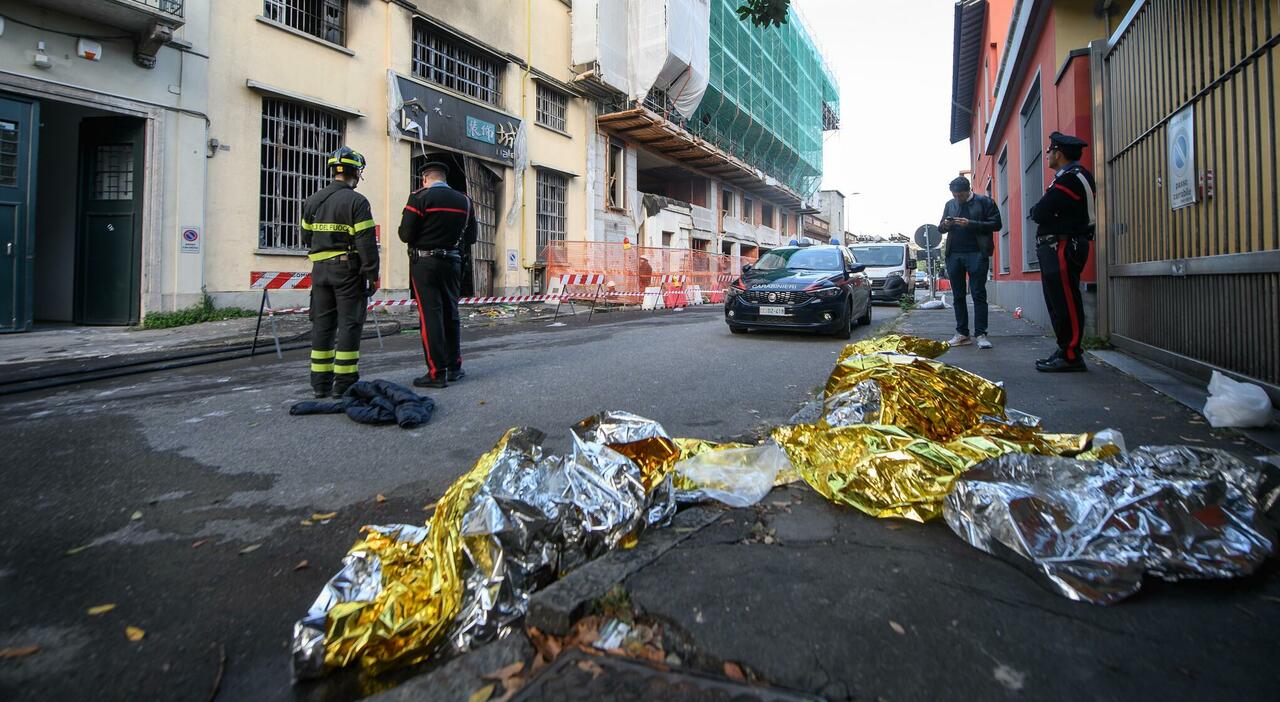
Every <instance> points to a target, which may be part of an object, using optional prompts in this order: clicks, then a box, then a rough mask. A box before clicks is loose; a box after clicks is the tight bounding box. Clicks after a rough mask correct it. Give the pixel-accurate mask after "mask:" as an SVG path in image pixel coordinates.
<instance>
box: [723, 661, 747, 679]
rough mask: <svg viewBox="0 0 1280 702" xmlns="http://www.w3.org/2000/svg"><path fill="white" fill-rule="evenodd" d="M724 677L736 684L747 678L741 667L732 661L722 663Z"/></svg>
mask: <svg viewBox="0 0 1280 702" xmlns="http://www.w3.org/2000/svg"><path fill="white" fill-rule="evenodd" d="M724 676H725V677H726V678H729V679H730V680H737V681H738V682H744V681H745V680H746V679H747V676H746V675H745V674H744V673H743V672H742V666H740V665H738V664H737V663H734V662H733V661H725V662H724Z"/></svg>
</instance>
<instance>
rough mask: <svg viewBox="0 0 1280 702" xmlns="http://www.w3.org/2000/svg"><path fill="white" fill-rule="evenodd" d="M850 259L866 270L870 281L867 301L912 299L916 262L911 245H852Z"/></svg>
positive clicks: (914, 286) (914, 288) (886, 243)
mask: <svg viewBox="0 0 1280 702" xmlns="http://www.w3.org/2000/svg"><path fill="white" fill-rule="evenodd" d="M849 250H850V251H852V252H853V256H854V258H856V259H858V263H861V264H863V265H865V266H866V267H867V269H866V271H865V272H866V274H867V276H868V277H870V278H871V299H872V300H874V301H877V302H897V301H898V300H901V299H902V298H904V297H905V298H907V299H908V300H910V299H912V298H914V297H915V290H916V282H915V276H914V275H912V274H911V272H912V271H913V270H915V267H916V259H915V257H914V256H912V255H911V246H910V245H909V244H902V243H897V242H888V241H886V242H884V243H876V244H853V245H852V246H850V247H849Z"/></svg>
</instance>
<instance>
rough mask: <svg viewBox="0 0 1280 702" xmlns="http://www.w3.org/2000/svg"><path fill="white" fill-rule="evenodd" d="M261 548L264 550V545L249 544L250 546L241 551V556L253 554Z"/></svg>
mask: <svg viewBox="0 0 1280 702" xmlns="http://www.w3.org/2000/svg"><path fill="white" fill-rule="evenodd" d="M260 548H262V544H249V545H248V546H245V547H244V548H242V549H240V555H244V554H246V553H253V552H254V551H257V550H258V549H260Z"/></svg>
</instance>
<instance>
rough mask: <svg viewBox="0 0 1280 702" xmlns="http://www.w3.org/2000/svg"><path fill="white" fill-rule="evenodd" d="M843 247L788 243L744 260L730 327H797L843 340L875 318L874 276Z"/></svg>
mask: <svg viewBox="0 0 1280 702" xmlns="http://www.w3.org/2000/svg"><path fill="white" fill-rule="evenodd" d="M865 268H866V266H864V265H862V264H860V263H858V262H857V261H856V260H855V259H854V257H853V254H851V253H850V252H849V249H847V248H845V247H843V246H803V245H801V246H784V247H782V248H777V249H774V250H772V251H770V252H768V253H766V254H765V255H763V256H761V257H760V260H759V261H756V263H755V264H754V265H744V266H743V267H742V276H741V277H740V278H738V279H737V280H735V281H733V284H732V285H730V286H729V290H728V293H727V295H726V296H725V302H724V321H725V322H726V323H727V324H728V325H729V331H731V332H733V333H734V334H742V333H745V332H747V331H749V330H752V329H796V330H809V331H816V332H824V333H828V334H832V335H834V336H836V337H838V338H841V339H848V338H849V337H850V336H852V335H853V327H854V325H860V324H870V323H871V281H870V279H869V278H868V277H867V275H866V274H865V273H863V270H864V269H865Z"/></svg>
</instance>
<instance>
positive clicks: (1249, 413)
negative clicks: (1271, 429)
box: [1204, 371, 1271, 429]
mask: <svg viewBox="0 0 1280 702" xmlns="http://www.w3.org/2000/svg"><path fill="white" fill-rule="evenodd" d="M1204 417H1205V419H1207V420H1209V424H1210V425H1211V426H1213V427H1215V428H1218V429H1221V428H1222V427H1262V426H1266V425H1267V424H1270V423H1271V398H1270V397H1269V396H1268V395H1267V393H1266V391H1265V390H1263V389H1262V388H1260V387H1258V386H1257V385H1254V384H1252V383H1241V382H1239V381H1236V380H1232V379H1231V378H1228V377H1227V376H1225V375H1223V374H1221V373H1219V372H1218V371H1214V372H1213V378H1212V379H1210V380H1209V400H1208V401H1207V402H1205V403H1204Z"/></svg>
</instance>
